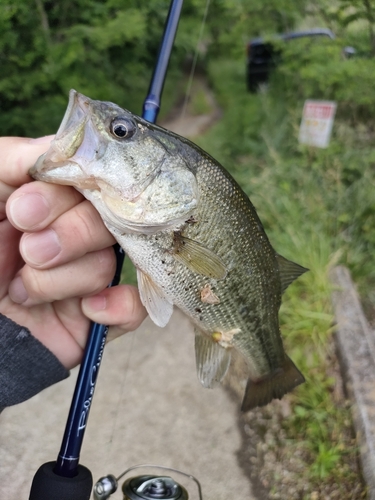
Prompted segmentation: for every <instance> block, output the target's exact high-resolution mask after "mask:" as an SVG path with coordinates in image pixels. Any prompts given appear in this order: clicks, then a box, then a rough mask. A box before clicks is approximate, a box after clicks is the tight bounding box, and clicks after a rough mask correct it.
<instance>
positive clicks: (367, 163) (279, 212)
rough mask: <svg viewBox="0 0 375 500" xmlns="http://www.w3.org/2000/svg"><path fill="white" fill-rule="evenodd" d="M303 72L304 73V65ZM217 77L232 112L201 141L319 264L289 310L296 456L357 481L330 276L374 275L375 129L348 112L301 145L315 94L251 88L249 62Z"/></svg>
mask: <svg viewBox="0 0 375 500" xmlns="http://www.w3.org/2000/svg"><path fill="white" fill-rule="evenodd" d="M332 50H334V49H333V48H332ZM335 50H336V49H335ZM319 57H321V61H322V64H323V60H324V57H323V56H322V54H321V53H320V52H319ZM316 59H319V58H318V57H317V58H316ZM346 62H347V61H344V63H346ZM294 70H295V71H296V72H297V71H302V69H301V68H300V67H299V65H298V64H297V63H295V66H294ZM209 76H210V81H211V82H212V84H213V85H214V87H215V89H216V91H217V94H218V98H219V100H220V103H221V105H222V106H223V108H224V114H223V119H222V120H221V122H220V123H219V124H217V125H216V126H215V127H214V128H213V129H211V130H210V131H209V132H208V133H207V134H206V135H205V136H204V137H201V138H199V140H198V142H199V144H200V145H201V146H202V147H203V148H204V149H206V150H207V151H208V152H211V153H212V154H214V156H215V157H216V158H218V159H219V160H220V161H221V162H222V163H223V164H224V165H225V166H226V167H227V168H229V170H230V171H231V172H232V173H233V175H234V177H235V178H236V179H237V180H238V181H239V183H240V184H241V186H242V187H243V188H244V190H245V191H246V192H247V193H248V194H249V196H250V198H251V200H252V202H253V203H254V205H255V207H256V209H257V211H258V213H259V216H260V218H261V220H262V222H263V224H264V226H265V229H266V231H267V234H268V236H269V238H270V240H271V242H272V244H273V245H274V247H275V249H276V250H277V251H278V252H280V253H281V254H282V255H284V256H285V257H287V258H289V259H291V260H295V261H296V262H298V263H300V264H302V265H304V266H306V267H308V268H309V269H310V271H309V272H308V273H306V275H304V276H303V277H301V278H300V279H299V280H297V282H296V283H293V284H292V286H291V287H290V288H288V290H287V292H286V294H285V295H284V299H283V304H282V308H281V314H280V318H281V330H282V334H283V338H284V342H285V345H286V349H287V352H288V353H289V354H290V356H291V357H292V359H293V360H294V362H295V363H296V365H297V366H298V367H299V368H300V369H301V371H302V373H304V374H305V376H306V383H305V384H303V385H302V386H300V387H299V388H298V389H297V390H296V391H295V393H294V395H293V396H292V401H293V403H294V404H293V414H292V416H291V418H289V419H285V421H284V428H285V430H286V432H287V439H288V443H289V444H288V446H289V447H290V450H292V451H291V452H290V453H293V450H294V451H296V450H299V454H300V455H301V460H304V461H305V472H303V475H304V477H305V480H306V482H310V483H311V484H312V485H314V488H317V487H318V485H319V487H323V485H328V484H331V483H332V482H333V481H334V482H338V481H344V478H351V479H348V481H355V473H353V470H352V465H351V464H352V463H353V462H355V460H356V450H355V449H353V443H352V438H351V427H350V408H349V407H348V406H346V405H345V404H343V403H342V402H341V403H340V402H336V401H335V399H334V390H335V377H334V373H335V372H334V368H333V367H332V356H331V348H330V345H331V338H332V324H333V315H332V310H331V301H330V293H331V289H330V284H329V281H328V277H327V276H328V269H329V268H330V266H332V265H334V264H335V263H337V262H343V263H345V264H346V265H349V266H350V268H351V269H352V272H353V274H354V276H355V278H356V280H358V281H360V282H361V283H362V284H363V285H364V284H366V285H365V286H367V287H369V286H371V284H373V283H374V280H375V272H374V270H373V265H372V263H371V262H370V259H369V258H368V256H369V255H373V254H374V253H375V241H374V231H373V227H374V222H375V221H374V213H375V206H374V196H373V191H374V186H375V171H374V169H373V164H374V160H375V156H374V153H373V151H372V147H371V144H372V134H371V133H369V130H368V127H366V126H364V125H361V124H360V123H358V122H356V127H355V128H353V126H352V124H349V123H348V122H347V121H346V120H344V119H342V118H341V119H340V117H339V119H338V120H336V123H335V134H334V137H333V140H332V141H331V145H330V146H329V148H327V149H326V150H319V149H313V148H308V147H305V146H300V145H299V144H298V139H297V137H298V128H299V123H300V120H301V114H302V105H303V98H304V97H312V96H310V95H306V96H304V95H303V94H302V93H301V94H300V95H299V96H298V97H299V98H300V99H292V98H291V95H292V94H293V92H295V91H296V87H294V82H289V83H290V86H289V87H288V80H287V79H286V80H285V82H282V84H280V82H279V81H277V82H276V85H278V86H277V87H276V85H273V83H274V82H272V84H271V85H270V89H269V91H261V92H259V93H257V94H255V95H254V94H250V93H248V92H246V87H245V65H244V64H243V62H242V61H241V62H236V61H233V60H232V61H228V60H220V61H214V62H211V64H210V66H209ZM291 89H292V90H291ZM313 97H316V98H322V97H323V96H322V95H321V94H320V93H318V92H317V93H316V95H314V96H313ZM339 106H341V101H340V102H339ZM280 453H283V452H280ZM285 453H287V452H285ZM288 456H289V455H288ZM285 457H286V458H285V460H288V458H287V455H286V456H285ZM340 488H341V486H340ZM322 491H323V490H322ZM340 491H341V490H340ZM342 491H345V486H343V490H342Z"/></svg>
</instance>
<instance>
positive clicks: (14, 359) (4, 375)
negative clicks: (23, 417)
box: [0, 313, 69, 411]
mask: <svg viewBox="0 0 375 500" xmlns="http://www.w3.org/2000/svg"><path fill="white" fill-rule="evenodd" d="M68 376H69V372H68V370H66V368H64V366H63V365H62V364H61V363H60V361H59V360H58V359H57V358H56V356H55V355H54V354H53V353H52V352H51V351H49V350H48V349H47V347H45V346H44V345H43V344H42V343H41V342H39V340H37V339H36V338H35V337H33V336H32V335H31V333H30V331H29V330H28V329H27V328H24V327H22V326H20V325H17V323H14V322H13V321H12V320H10V319H9V318H7V317H6V316H4V315H3V314H1V313H0V411H1V409H3V408H5V407H6V406H12V405H15V404H17V403H21V402H22V401H25V400H26V399H29V398H31V397H32V396H34V395H35V394H37V393H38V392H40V391H42V390H43V389H45V388H46V387H49V386H50V385H52V384H55V383H56V382H59V381H60V380H63V379H65V378H67V377H68Z"/></svg>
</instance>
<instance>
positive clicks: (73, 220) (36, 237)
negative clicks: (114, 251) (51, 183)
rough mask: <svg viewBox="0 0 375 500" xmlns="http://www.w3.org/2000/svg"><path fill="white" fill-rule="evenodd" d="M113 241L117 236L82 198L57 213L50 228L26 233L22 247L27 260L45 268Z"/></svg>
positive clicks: (71, 259) (104, 246)
mask: <svg viewBox="0 0 375 500" xmlns="http://www.w3.org/2000/svg"><path fill="white" fill-rule="evenodd" d="M114 243H115V239H114V238H113V236H112V235H111V233H110V232H109V231H108V229H107V228H106V227H105V226H104V224H103V222H102V220H101V218H100V215H99V213H98V212H97V211H96V209H95V208H94V207H93V205H92V204H91V203H90V202H88V201H83V202H82V203H79V204H78V205H76V206H75V207H73V208H72V209H71V210H69V211H68V212H66V213H64V214H63V215H61V217H58V218H57V219H56V220H55V221H54V222H53V223H52V224H51V225H50V226H49V227H48V229H45V230H44V231H39V232H37V233H26V234H24V235H23V236H22V239H21V243H20V251H21V255H22V257H23V259H24V261H25V262H26V263H27V264H29V265H30V266H32V267H34V268H39V269H46V268H50V267H54V266H58V265H61V264H64V263H66V262H70V261H74V260H76V259H78V258H80V257H82V256H83V255H85V254H86V253H90V252H94V251H97V250H102V249H104V248H107V247H109V246H112V245H113V244H114Z"/></svg>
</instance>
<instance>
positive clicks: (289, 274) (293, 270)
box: [276, 254, 308, 293]
mask: <svg viewBox="0 0 375 500" xmlns="http://www.w3.org/2000/svg"><path fill="white" fill-rule="evenodd" d="M276 260H277V263H278V265H279V273H280V280H281V293H284V292H285V290H286V289H287V288H288V286H289V285H290V284H291V283H293V281H294V280H296V279H297V278H298V277H299V276H301V274H303V273H305V272H306V271H308V269H307V268H306V267H303V266H300V265H299V264H296V263H295V262H292V261H291V260H288V259H286V258H285V257H282V256H281V255H279V254H276Z"/></svg>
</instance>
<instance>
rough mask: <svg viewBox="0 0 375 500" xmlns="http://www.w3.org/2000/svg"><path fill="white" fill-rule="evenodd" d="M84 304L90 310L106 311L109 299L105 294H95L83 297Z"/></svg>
mask: <svg viewBox="0 0 375 500" xmlns="http://www.w3.org/2000/svg"><path fill="white" fill-rule="evenodd" d="M82 305H84V307H85V308H87V310H88V312H90V311H92V312H98V311H104V309H105V308H106V307H107V299H106V298H105V296H104V295H102V294H99V295H94V296H93V297H85V298H84V299H82Z"/></svg>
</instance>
